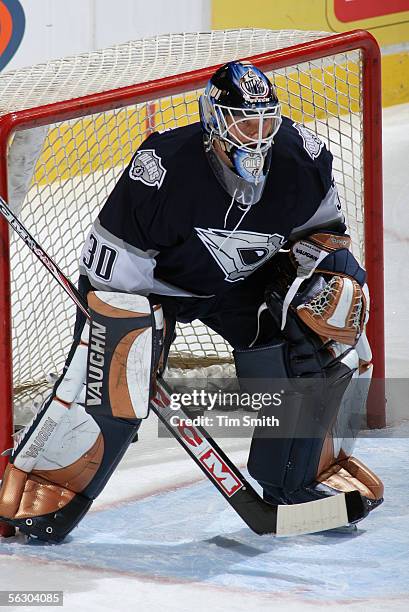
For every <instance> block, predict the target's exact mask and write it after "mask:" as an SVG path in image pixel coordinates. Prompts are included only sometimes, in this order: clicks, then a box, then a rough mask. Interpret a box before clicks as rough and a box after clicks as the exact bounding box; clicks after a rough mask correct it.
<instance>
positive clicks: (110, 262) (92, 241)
mask: <svg viewBox="0 0 409 612" xmlns="http://www.w3.org/2000/svg"><path fill="white" fill-rule="evenodd" d="M87 242H88V244H87V248H86V251H85V254H84V256H83V258H82V262H83V264H84V266H85V267H86V268H87V269H88V270H90V271H91V270H92V271H93V272H94V274H95V276H97V277H98V278H100V279H102V280H104V281H109V280H111V276H112V270H113V268H114V263H115V261H116V258H117V257H118V252H117V251H116V250H115V249H113V248H112V247H109V246H107V245H106V244H100V242H99V241H98V239H97V238H96V237H95V236H94V234H93V233H92V232H91V233H90V234H89V236H88V240H87Z"/></svg>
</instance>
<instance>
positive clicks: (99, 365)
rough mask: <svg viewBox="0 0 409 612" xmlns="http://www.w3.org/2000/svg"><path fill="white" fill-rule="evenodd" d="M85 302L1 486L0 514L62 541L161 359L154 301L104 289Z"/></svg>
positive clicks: (141, 406)
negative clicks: (66, 353) (81, 323)
mask: <svg viewBox="0 0 409 612" xmlns="http://www.w3.org/2000/svg"><path fill="white" fill-rule="evenodd" d="M89 307H90V312H91V325H90V326H88V324H86V325H85V327H84V329H83V333H82V335H81V340H80V342H79V343H78V345H77V347H76V348H75V351H74V352H73V356H72V359H71V361H70V363H69V364H68V367H67V369H66V371H65V373H64V375H63V376H62V378H61V379H60V381H58V382H57V384H56V385H55V387H54V392H53V395H52V397H50V398H49V399H48V400H47V401H46V402H45V403H44V404H43V406H42V408H41V409H40V411H39V412H38V414H37V415H36V416H35V418H34V420H33V422H32V423H31V424H30V425H29V426H27V428H25V430H24V431H23V432H22V433H21V435H20V437H19V440H18V441H17V443H16V446H15V448H14V450H13V453H12V456H11V459H10V464H9V465H8V467H7V470H6V472H5V475H4V478H3V483H2V487H1V489H0V516H1V518H2V519H3V520H5V521H6V522H8V523H10V524H12V525H14V526H16V527H19V528H20V530H21V531H23V532H25V533H27V534H30V535H34V536H36V537H39V538H41V539H45V540H53V541H60V540H62V539H63V538H64V537H65V536H66V535H67V534H68V533H69V532H70V531H71V530H72V529H73V528H74V527H75V525H76V524H77V523H78V521H79V520H80V519H81V518H82V517H83V515H84V514H85V513H86V512H87V510H88V509H89V507H90V505H91V503H92V500H93V499H95V497H96V496H97V495H98V494H99V493H100V491H101V490H102V489H103V487H104V486H105V484H106V482H107V481H108V479H109V477H110V476H111V474H112V472H113V470H114V469H115V467H116V465H117V464H118V462H119V461H120V459H121V457H122V456H123V454H124V452H125V450H126V449H127V448H128V446H129V444H130V442H131V441H132V440H133V438H134V437H135V433H136V432H137V430H138V428H139V426H140V423H141V418H144V417H146V416H147V413H148V406H149V400H150V396H151V393H152V385H153V381H154V375H155V373H156V369H157V367H158V365H159V361H160V358H161V350H162V333H163V320H162V313H161V309H160V307H151V306H150V305H149V302H148V300H147V299H146V298H143V297H141V296H133V295H128V294H116V293H105V292H95V293H93V292H91V293H90V294H89ZM85 379H86V381H87V391H86V402H85V405H84V406H83V405H81V404H80V403H79V402H78V398H79V396H80V395H81V391H82V387H83V384H84V380H85Z"/></svg>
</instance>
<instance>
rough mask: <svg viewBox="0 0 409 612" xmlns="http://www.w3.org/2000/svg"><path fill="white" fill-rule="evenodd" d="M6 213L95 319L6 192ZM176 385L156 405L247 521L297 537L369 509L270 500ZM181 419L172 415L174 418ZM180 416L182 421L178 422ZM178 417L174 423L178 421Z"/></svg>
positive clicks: (348, 497) (361, 504) (355, 502)
mask: <svg viewBox="0 0 409 612" xmlns="http://www.w3.org/2000/svg"><path fill="white" fill-rule="evenodd" d="M0 213H1V214H2V215H3V217H4V218H5V219H6V220H7V222H8V223H9V224H10V225H11V227H12V228H13V229H14V230H15V231H16V232H17V234H18V235H19V236H20V237H21V238H22V239H23V240H24V242H25V243H26V245H27V246H28V247H29V248H30V249H31V251H32V252H33V253H34V254H35V255H36V256H37V257H38V259H39V260H40V261H41V262H42V263H43V265H44V266H45V267H46V268H47V269H48V270H49V272H51V274H52V275H53V276H54V278H55V279H56V280H57V282H58V283H59V284H60V285H61V286H62V287H63V289H64V290H65V291H66V292H67V293H68V295H69V296H70V297H71V299H72V300H73V301H74V302H75V304H76V305H77V307H78V308H80V310H81V311H82V312H83V313H84V315H85V316H86V317H87V318H88V319H90V314H89V312H88V305H87V303H86V301H85V299H84V298H83V296H82V295H81V294H80V293H79V291H78V290H77V289H76V288H75V286H74V285H73V284H72V282H71V281H70V280H69V279H68V278H67V277H66V276H65V275H64V273H63V272H62V271H61V270H60V268H58V266H57V265H56V264H55V263H54V262H53V261H52V260H51V259H50V257H49V256H48V255H47V253H46V252H45V251H44V249H43V248H42V247H41V246H40V244H39V243H38V242H37V241H36V240H35V239H34V238H33V237H32V236H31V234H30V233H29V232H28V231H27V229H26V228H25V227H24V225H23V223H21V221H20V220H19V219H18V218H17V217H16V216H15V214H14V213H13V212H12V210H11V209H10V208H9V206H8V204H7V203H6V202H5V200H4V199H3V198H2V197H1V196H0ZM170 393H171V391H170V389H169V387H168V386H167V384H166V383H165V381H164V380H163V378H160V377H159V378H158V379H157V382H156V385H155V392H154V396H153V398H152V400H151V409H152V410H153V412H154V413H155V414H156V415H157V417H158V418H159V419H160V421H161V422H162V423H163V424H164V425H165V427H166V428H167V429H168V430H169V431H170V432H171V434H172V435H173V436H174V437H175V438H176V440H177V441H178V442H179V443H180V445H181V446H182V447H183V448H184V449H185V451H186V452H187V453H188V455H190V457H191V458H192V459H193V460H194V461H195V463H196V464H197V465H198V466H199V468H200V469H201V470H202V471H203V473H204V474H205V475H206V476H207V478H208V479H209V480H210V481H211V482H212V483H213V485H214V486H215V487H216V488H217V490H218V491H219V492H220V493H221V494H222V495H223V497H224V498H225V499H226V500H227V501H228V503H229V504H230V505H231V506H232V508H233V509H234V510H235V511H236V512H237V514H238V515H239V516H240V517H241V518H242V520H243V521H244V522H245V523H246V524H247V525H248V527H250V529H252V530H253V531H254V532H255V533H257V534H259V535H263V534H275V535H279V536H291V535H298V534H303V533H314V532H317V531H325V530H328V529H334V528H336V527H343V526H344V525H346V524H347V523H352V522H355V521H358V520H360V519H362V518H364V517H365V516H366V515H367V514H368V509H367V507H366V504H365V501H364V499H363V498H362V496H361V495H360V493H359V492H358V491H350V492H348V493H339V494H337V495H333V496H330V497H326V498H324V499H320V500H316V501H312V502H305V503H302V504H294V505H277V506H276V505H271V504H268V503H267V502H265V501H264V500H263V499H262V498H261V497H260V496H259V495H258V493H257V492H256V491H255V489H254V488H253V487H252V486H251V485H250V484H249V482H248V481H247V480H246V479H245V478H244V477H243V475H242V473H241V471H240V470H239V469H238V468H237V467H236V466H235V464H234V463H233V462H232V461H231V460H230V459H229V457H228V456H227V455H226V454H225V453H224V451H223V450H222V449H221V448H220V447H219V446H218V445H217V444H216V443H215V442H214V440H213V439H212V437H211V436H210V435H209V434H208V432H206V430H205V429H204V428H202V427H200V426H193V425H188V424H187V423H186V421H187V419H188V417H187V416H186V414H185V413H184V411H183V410H182V409H181V408H178V409H177V410H175V409H173V408H172V407H171V402H170ZM175 416H176V417H178V419H171V417H175ZM175 420H176V421H177V422H178V423H179V424H178V425H175V424H173V423H174V422H175ZM172 421H173V422H172Z"/></svg>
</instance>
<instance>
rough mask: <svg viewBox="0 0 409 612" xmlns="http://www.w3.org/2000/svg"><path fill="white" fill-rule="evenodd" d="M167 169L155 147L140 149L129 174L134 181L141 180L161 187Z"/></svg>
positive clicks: (151, 185) (149, 184) (146, 183)
mask: <svg viewBox="0 0 409 612" xmlns="http://www.w3.org/2000/svg"><path fill="white" fill-rule="evenodd" d="M165 174H166V169H165V168H164V167H163V165H162V160H161V158H160V157H159V156H158V155H156V153H155V151H154V150H153V149H144V150H142V151H138V152H137V153H136V155H135V156H134V158H133V160H132V164H131V167H130V169H129V176H130V178H131V179H132V180H133V181H141V182H142V183H144V184H145V185H148V187H154V186H155V185H156V187H157V188H158V189H160V187H161V185H162V183H163V179H164V178H165Z"/></svg>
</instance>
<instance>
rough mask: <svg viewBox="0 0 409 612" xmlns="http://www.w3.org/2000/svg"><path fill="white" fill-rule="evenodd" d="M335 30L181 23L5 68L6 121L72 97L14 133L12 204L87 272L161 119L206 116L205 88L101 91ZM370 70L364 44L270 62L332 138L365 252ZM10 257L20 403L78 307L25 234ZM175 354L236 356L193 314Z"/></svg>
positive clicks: (300, 107)
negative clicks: (366, 74) (126, 178)
mask: <svg viewBox="0 0 409 612" xmlns="http://www.w3.org/2000/svg"><path fill="white" fill-rule="evenodd" d="M327 36H329V34H328V33H325V32H304V31H303V32H301V31H291V32H290V31H279V32H274V31H269V30H253V29H246V30H228V31H214V32H204V33H195V34H171V35H168V36H159V37H155V38H149V39H144V40H139V41H133V42H129V43H126V44H123V45H118V46H115V47H112V48H110V49H103V50H101V51H98V52H93V53H87V54H83V55H79V56H77V57H69V58H64V59H61V60H54V61H51V62H49V63H47V64H41V65H38V66H32V67H29V68H24V69H21V70H17V71H12V72H8V73H5V74H2V75H1V76H0V92H1V94H0V121H1V116H4V115H7V114H8V113H15V112H17V111H22V110H24V111H28V112H27V116H32V117H34V118H35V109H36V108H38V107H41V106H43V105H53V104H54V103H57V102H61V101H65V108H66V115H65V116H66V118H65V119H64V120H59V117H57V118H56V116H55V112H54V109H53V107H52V106H50V107H49V109H50V112H49V122H48V123H47V125H46V126H44V127H33V125H34V123H32V124H31V126H30V128H29V129H24V130H21V131H18V132H16V133H15V135H14V138H13V139H12V140H11V142H10V145H9V149H8V185H9V201H10V204H11V206H12V208H13V210H14V211H15V212H16V213H18V215H19V216H20V218H21V219H22V221H23V223H24V224H25V225H26V226H27V228H28V229H29V231H30V232H31V233H32V234H33V235H34V236H35V238H36V239H37V240H38V241H39V242H40V243H41V245H42V246H43V247H44V248H45V249H46V251H47V252H48V253H49V254H50V256H51V257H52V258H53V259H54V260H55V262H56V263H57V264H58V265H59V266H60V267H61V268H62V269H63V270H64V272H65V273H66V274H67V275H68V276H69V277H70V278H71V280H72V281H73V282H76V281H77V278H78V255H79V251H80V249H81V246H82V243H83V240H84V237H85V235H86V234H87V232H88V229H89V226H90V224H91V223H92V222H93V220H94V219H95V217H96V216H97V214H98V211H99V209H100V208H101V207H102V205H103V204H104V201H105V199H106V197H107V195H108V194H109V193H110V191H111V190H112V188H113V186H114V185H115V182H116V180H117V178H118V177H119V175H120V174H121V172H122V171H123V169H124V167H125V166H126V165H127V163H128V162H129V159H130V157H131V155H132V152H133V151H135V149H136V148H137V147H138V146H139V145H140V144H141V143H142V142H143V140H144V138H145V137H146V136H147V135H148V134H149V133H150V132H151V131H152V130H154V129H155V130H164V129H169V128H174V127H176V126H180V125H186V124H187V123H192V122H196V121H198V119H199V116H198V109H197V98H198V96H199V95H200V93H201V91H200V89H189V88H187V89H186V91H184V92H182V93H178V94H173V95H171V94H169V93H167V92H166V90H163V91H161V93H160V95H158V94H157V93H152V94H151V96H150V95H149V93H147V95H146V100H145V101H144V102H143V103H136V104H134V103H132V104H131V103H128V104H126V105H125V106H124V105H123V104H122V103H118V101H117V98H116V94H115V92H114V91H112V95H111V98H110V100H111V103H110V107H109V109H108V108H107V107H106V108H105V110H101V109H100V107H99V96H100V94H101V93H102V92H107V91H111V90H116V89H118V88H123V87H130V86H133V85H135V84H138V83H147V82H149V81H152V80H157V79H164V78H165V77H168V76H171V75H178V74H182V73H184V72H187V71H194V70H197V69H201V68H204V67H207V66H212V65H215V64H220V63H223V62H226V61H229V60H232V59H237V58H242V57H248V56H253V55H257V54H260V53H265V52H270V51H274V50H277V49H285V48H288V47H290V46H293V45H297V44H300V43H305V42H309V41H313V40H317V39H321V38H323V37H327ZM283 62H285V55H283ZM361 71H362V67H361V53H360V51H350V52H347V53H338V54H334V55H328V54H327V55H326V56H325V57H323V58H320V59H314V60H311V61H305V59H304V58H303V57H302V54H300V55H299V57H298V58H297V59H296V60H294V61H293V62H292V63H291V65H289V66H286V67H285V68H279V69H277V70H275V71H274V73H271V72H269V71H267V72H268V74H269V76H270V78H271V79H272V80H273V81H274V83H275V85H276V88H277V92H278V96H279V98H280V100H281V102H282V104H283V113H284V114H285V115H287V116H290V117H291V118H293V119H294V120H295V121H299V122H302V123H305V124H306V125H307V126H308V127H309V128H310V129H312V130H313V131H314V132H316V133H317V134H318V135H319V136H320V137H321V138H322V139H323V140H324V142H325V143H326V145H327V146H328V147H329V149H330V150H331V152H332V154H333V156H334V175H335V179H336V181H337V184H338V187H339V192H340V197H341V200H342V205H343V207H344V211H345V214H346V217H347V220H348V224H349V228H350V231H351V234H352V239H353V248H354V252H355V254H357V255H359V256H360V257H361V259H362V260H364V257H365V252H364V240H363V234H364V232H363V198H362V193H363V169H362V138H363V131H362V95H363V93H362V84H361ZM147 91H149V88H147ZM90 95H92V99H89V100H88V101H87V102H86V103H84V105H83V107H82V110H81V112H80V113H78V111H77V110H75V117H74V116H72V117H70V106H71V105H70V100H72V99H74V98H78V97H81V96H90ZM120 104H121V105H120ZM73 114H74V111H73ZM57 119H58V120H57ZM33 121H34V119H33ZM10 269H11V276H12V316H13V375H14V387H15V392H16V393H15V403H16V405H17V404H19V405H20V404H26V403H27V402H28V401H30V399H31V398H32V397H33V396H34V395H35V394H37V393H38V392H39V391H41V390H42V389H43V388H44V385H46V384H47V383H46V378H47V375H48V374H49V373H57V372H59V371H60V370H61V367H62V365H63V362H64V358H65V356H66V353H67V349H68V347H69V345H70V339H71V328H72V323H73V319H74V316H75V308H74V306H73V305H72V304H71V303H70V302H69V299H68V298H67V297H66V295H65V294H64V292H63V291H62V290H61V289H60V288H59V287H58V285H57V284H56V283H55V282H54V281H53V279H51V278H50V276H49V274H48V273H47V272H46V271H45V270H44V269H43V268H42V266H41V264H40V263H39V262H38V261H37V260H36V259H35V258H34V257H33V255H32V254H31V253H30V252H29V251H28V249H27V248H26V247H25V246H24V244H23V243H22V242H21V240H20V239H18V238H17V237H16V236H11V262H10ZM172 358H173V363H174V364H176V365H181V364H182V363H183V364H185V365H186V364H188V365H191V364H192V363H196V364H199V365H201V366H202V365H206V364H208V363H222V362H224V363H228V362H230V361H231V352H230V348H229V347H228V346H227V344H226V343H225V342H224V341H223V340H222V339H221V338H220V337H218V336H217V335H216V334H214V333H213V332H210V331H209V330H208V329H206V328H205V327H204V326H203V325H201V324H200V323H199V322H194V323H193V325H189V326H179V330H178V338H177V340H176V342H175V344H174V347H173V349H172Z"/></svg>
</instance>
